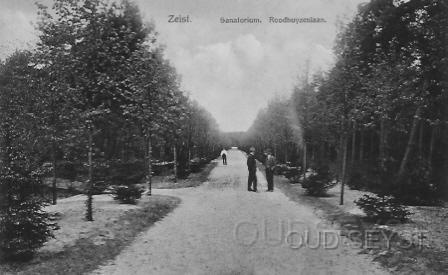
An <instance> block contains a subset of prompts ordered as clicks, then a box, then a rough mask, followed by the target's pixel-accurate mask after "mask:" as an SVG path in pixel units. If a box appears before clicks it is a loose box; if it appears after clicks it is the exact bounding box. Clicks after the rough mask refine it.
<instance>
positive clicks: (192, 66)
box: [0, 0, 365, 131]
mask: <svg viewBox="0 0 448 275" xmlns="http://www.w3.org/2000/svg"><path fill="white" fill-rule="evenodd" d="M34 2H35V0H14V1H13V0H0V58H2V59H3V58H5V57H6V56H7V55H8V54H10V53H11V52H12V51H14V49H16V48H19V49H22V48H30V47H32V46H33V45H34V43H35V42H36V31H35V24H36V17H37V13H36V11H37V9H36V7H35V5H34ZM41 2H44V3H47V4H48V3H51V0H41ZM135 2H136V3H137V5H138V6H139V7H140V11H141V13H142V16H143V17H144V19H145V21H148V22H153V23H154V24H155V27H156V31H157V32H158V33H159V43H161V44H162V45H163V46H164V47H165V54H166V57H167V58H168V59H169V60H170V62H171V64H172V65H173V66H174V67H175V68H176V70H177V72H178V73H179V75H180V76H181V88H182V89H183V90H185V91H186V92H187V93H188V94H189V95H190V96H191V98H193V99H194V100H196V101H198V103H199V104H200V105H202V106H203V107H205V108H206V109H207V110H208V111H209V112H210V113H211V114H212V115H213V117H214V118H215V119H216V121H217V122H218V125H219V127H220V129H221V130H222V131H245V130H247V129H248V128H249V127H250V125H251V124H252V122H253V121H254V119H255V117H256V115H257V113H258V111H259V110H260V109H261V108H264V107H265V106H266V105H267V103H268V101H269V100H270V99H272V98H274V97H285V96H288V95H289V94H290V93H291V91H292V89H293V87H294V85H295V84H297V82H298V78H299V75H303V73H304V72H305V68H306V64H307V61H309V64H310V66H309V68H310V72H311V73H313V72H316V71H326V70H328V69H329V68H331V66H332V64H333V62H334V56H333V52H332V48H333V45H334V41H335V37H336V34H337V32H338V30H339V29H340V22H347V21H348V20H350V18H351V17H352V16H353V14H354V12H355V11H356V9H357V6H358V5H359V4H360V3H362V2H365V0H281V1H280V0H278V1H272V0H244V1H243V0H226V1H223V0H135ZM171 15H174V16H183V17H185V16H188V17H189V19H190V21H191V22H188V23H170V22H168V21H169V18H170V16H171ZM237 17H240V18H248V17H249V18H258V19H259V20H261V23H258V24H249V23H221V18H224V19H226V18H237ZM270 17H274V18H284V17H290V18H309V17H314V18H322V19H324V21H325V22H322V23H299V24H295V23H270V22H269V18H270Z"/></svg>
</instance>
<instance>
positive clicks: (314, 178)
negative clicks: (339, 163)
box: [302, 165, 336, 197]
mask: <svg viewBox="0 0 448 275" xmlns="http://www.w3.org/2000/svg"><path fill="white" fill-rule="evenodd" d="M335 185H336V181H335V180H333V178H332V177H331V173H330V171H329V168H328V166H326V165H322V166H319V167H317V168H315V170H313V172H312V173H311V175H308V176H306V177H305V178H304V179H303V180H302V187H303V188H304V189H305V190H306V193H307V194H308V195H311V196H316V197H322V196H325V195H326V194H327V190H328V189H329V188H331V187H333V186H335Z"/></svg>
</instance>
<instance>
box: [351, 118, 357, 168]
mask: <svg viewBox="0 0 448 275" xmlns="http://www.w3.org/2000/svg"><path fill="white" fill-rule="evenodd" d="M351 153H352V155H351V159H350V162H351V165H350V166H351V168H352V169H353V166H354V164H355V158H356V121H353V133H352V152H351Z"/></svg>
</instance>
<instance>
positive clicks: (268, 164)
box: [264, 149, 276, 192]
mask: <svg viewBox="0 0 448 275" xmlns="http://www.w3.org/2000/svg"><path fill="white" fill-rule="evenodd" d="M266 154H267V157H266V161H265V162H264V167H265V172H266V181H267V182H268V190H267V191H268V192H273V191H274V168H275V165H276V160H275V157H274V156H273V155H272V151H271V149H266Z"/></svg>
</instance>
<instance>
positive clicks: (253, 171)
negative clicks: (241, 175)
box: [247, 147, 257, 192]
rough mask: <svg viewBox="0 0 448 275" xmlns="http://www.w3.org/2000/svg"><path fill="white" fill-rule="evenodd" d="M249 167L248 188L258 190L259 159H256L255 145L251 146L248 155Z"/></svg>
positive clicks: (253, 190)
mask: <svg viewBox="0 0 448 275" xmlns="http://www.w3.org/2000/svg"><path fill="white" fill-rule="evenodd" d="M247 169H248V170H249V178H248V180H247V190H248V191H252V192H257V161H256V159H255V148H254V147H250V150H249V155H248V156H247Z"/></svg>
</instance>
